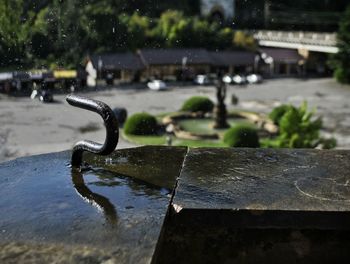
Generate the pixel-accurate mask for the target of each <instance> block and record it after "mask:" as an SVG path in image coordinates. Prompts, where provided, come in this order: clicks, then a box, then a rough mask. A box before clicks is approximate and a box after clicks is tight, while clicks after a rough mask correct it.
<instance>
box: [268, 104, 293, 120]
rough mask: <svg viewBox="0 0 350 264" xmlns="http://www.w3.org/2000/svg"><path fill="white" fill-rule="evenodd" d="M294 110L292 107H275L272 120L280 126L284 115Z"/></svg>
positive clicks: (271, 114) (270, 115) (271, 115)
mask: <svg viewBox="0 0 350 264" xmlns="http://www.w3.org/2000/svg"><path fill="white" fill-rule="evenodd" d="M291 108H292V106H291V105H280V106H277V107H275V108H274V109H273V110H272V111H271V113H270V114H269V117H270V119H271V120H272V121H273V123H274V124H275V125H279V123H280V121H281V119H282V117H283V116H284V114H285V113H286V112H287V111H288V110H290V109H291Z"/></svg>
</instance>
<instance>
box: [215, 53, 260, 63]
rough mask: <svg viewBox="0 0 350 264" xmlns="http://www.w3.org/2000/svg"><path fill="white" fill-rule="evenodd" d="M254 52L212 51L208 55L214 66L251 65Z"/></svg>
mask: <svg viewBox="0 0 350 264" xmlns="http://www.w3.org/2000/svg"><path fill="white" fill-rule="evenodd" d="M255 55H256V54H255V53H253V52H248V51H212V52H210V57H211V59H212V64H213V65H215V66H230V65H236V66H241V65H253V64H254V59H255Z"/></svg>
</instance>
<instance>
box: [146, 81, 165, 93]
mask: <svg viewBox="0 0 350 264" xmlns="http://www.w3.org/2000/svg"><path fill="white" fill-rule="evenodd" d="M147 87H148V88H149V89H151V90H153V91H161V90H166V89H167V88H168V87H167V85H166V84H165V82H163V81H161V80H153V81H150V82H148V83H147Z"/></svg>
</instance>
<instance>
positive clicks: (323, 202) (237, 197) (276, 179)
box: [172, 148, 350, 229]
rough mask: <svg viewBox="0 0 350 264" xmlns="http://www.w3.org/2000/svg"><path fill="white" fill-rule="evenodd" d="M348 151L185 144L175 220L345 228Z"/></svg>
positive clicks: (349, 211) (349, 219)
mask: <svg viewBox="0 0 350 264" xmlns="http://www.w3.org/2000/svg"><path fill="white" fill-rule="evenodd" d="M349 161H350V152H349V151H343V150H331V151H326V150H323V151H320V150H306V149H303V150H297V149H229V148H225V149H214V148H206V149H203V148H202V149H190V151H189V153H188V154H187V156H186V159H185V161H184V168H183V170H182V171H181V175H180V178H179V181H178V186H177V189H176V192H175V196H174V199H173V203H172V208H173V216H174V219H175V218H176V219H178V221H180V222H186V223H187V225H190V224H191V223H192V224H193V225H196V224H198V223H206V224H210V225H220V224H225V225H229V226H232V227H243V228H320V229H350V172H349V171H350V162H349Z"/></svg>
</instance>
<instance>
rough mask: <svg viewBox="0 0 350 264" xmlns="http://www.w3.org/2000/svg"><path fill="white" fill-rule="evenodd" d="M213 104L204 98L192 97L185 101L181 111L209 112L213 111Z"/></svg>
mask: <svg viewBox="0 0 350 264" xmlns="http://www.w3.org/2000/svg"><path fill="white" fill-rule="evenodd" d="M213 108H214V103H213V102H212V101H211V100H210V99H209V98H208V97H204V96H193V97H191V98H189V99H187V100H186V101H185V102H184V104H183V105H182V108H181V110H182V111H189V112H204V113H207V112H211V111H213Z"/></svg>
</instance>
